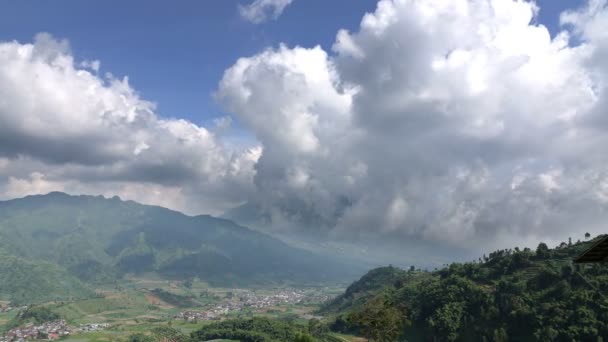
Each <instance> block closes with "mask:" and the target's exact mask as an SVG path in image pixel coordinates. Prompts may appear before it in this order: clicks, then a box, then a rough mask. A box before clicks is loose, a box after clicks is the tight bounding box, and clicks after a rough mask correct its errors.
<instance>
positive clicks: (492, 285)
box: [321, 241, 608, 341]
mask: <svg viewBox="0 0 608 342" xmlns="http://www.w3.org/2000/svg"><path fill="white" fill-rule="evenodd" d="M591 243H592V241H589V242H579V243H575V244H567V243H563V244H561V246H560V247H558V248H555V249H549V248H548V247H547V246H546V245H545V244H543V243H541V244H539V246H538V248H537V249H536V250H535V251H532V250H530V249H527V248H526V249H523V250H520V249H518V248H515V249H507V250H498V251H495V252H493V253H490V255H489V256H487V257H486V256H484V257H483V258H480V260H478V261H476V262H470V263H464V264H461V263H454V264H451V265H450V266H448V267H446V268H443V269H441V270H438V271H435V272H424V271H414V270H410V271H404V270H399V269H396V268H393V267H385V268H380V269H376V270H372V271H370V272H369V273H368V274H366V275H365V276H363V277H362V278H361V280H359V281H357V282H355V283H353V284H352V285H351V286H350V287H349V288H348V289H347V290H346V292H345V293H344V294H343V295H341V296H339V297H338V298H336V299H335V300H334V301H332V302H330V303H328V304H327V305H326V306H325V307H324V308H323V309H322V310H321V311H322V312H323V313H324V314H326V315H333V316H334V317H335V320H334V323H333V325H332V329H334V330H336V331H349V332H356V333H358V334H361V335H364V336H366V337H369V338H374V340H379V341H383V340H386V341H390V340H393V339H395V338H397V337H398V336H401V337H403V338H406V339H407V340H408V341H426V340H436V341H600V340H602V339H603V340H605V339H607V338H608V310H607V309H608V299H607V297H606V295H607V294H608V267H606V265H593V266H591V265H588V266H582V265H574V264H572V259H573V258H574V257H575V256H577V255H579V254H580V253H581V252H583V251H584V250H585V249H587V248H588V247H589V246H590V245H591ZM598 337H600V338H601V339H598Z"/></svg>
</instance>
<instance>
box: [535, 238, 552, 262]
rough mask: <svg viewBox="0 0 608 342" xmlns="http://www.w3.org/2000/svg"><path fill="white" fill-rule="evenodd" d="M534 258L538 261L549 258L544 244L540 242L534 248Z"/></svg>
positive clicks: (547, 248)
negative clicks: (538, 259)
mask: <svg viewBox="0 0 608 342" xmlns="http://www.w3.org/2000/svg"><path fill="white" fill-rule="evenodd" d="M536 256H537V257H538V258H540V259H545V258H547V257H548V256H549V247H548V246H547V244H546V243H544V242H541V243H539V244H538V247H536Z"/></svg>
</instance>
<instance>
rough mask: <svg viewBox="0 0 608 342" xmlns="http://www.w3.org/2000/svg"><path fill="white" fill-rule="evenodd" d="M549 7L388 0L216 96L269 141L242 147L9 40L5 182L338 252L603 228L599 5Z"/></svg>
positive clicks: (276, 51) (111, 82) (264, 61)
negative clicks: (272, 234)
mask: <svg viewBox="0 0 608 342" xmlns="http://www.w3.org/2000/svg"><path fill="white" fill-rule="evenodd" d="M269 3H273V4H274V5H267V4H269ZM256 4H257V5H256ZM264 4H266V5H264ZM277 4H278V5H277ZM281 4H283V5H281ZM288 4H289V1H287V2H267V1H255V2H254V3H252V4H251V5H250V6H249V7H243V8H242V9H241V13H243V11H249V10H250V11H251V13H254V12H255V11H254V10H253V8H262V7H264V6H272V11H271V16H275V15H279V14H280V12H281V11H282V10H283V9H284V8H285V6H287V5H288ZM281 6H282V7H281ZM539 10H542V9H539V8H538V7H537V6H536V5H535V4H534V3H530V2H526V1H512V0H449V1H446V0H426V1H422V0H382V1H380V2H379V3H378V6H377V9H376V11H375V12H373V13H368V14H366V15H365V16H364V17H363V19H362V21H361V24H360V27H359V29H358V30H357V31H356V32H348V31H340V32H338V33H337V36H336V40H335V43H334V45H333V48H332V51H325V50H323V49H322V48H321V47H319V46H317V47H311V48H306V47H288V46H285V45H281V46H278V47H276V48H271V49H267V50H265V51H262V52H260V53H259V54H257V55H254V56H250V57H245V58H241V59H239V60H238V61H237V62H236V63H235V64H234V65H233V66H232V67H231V68H229V69H228V70H226V71H225V74H224V76H223V78H222V80H221V81H220V82H219V86H218V90H217V93H216V95H215V96H216V99H217V101H218V102H219V103H220V104H222V105H223V106H224V108H225V109H226V111H227V112H228V113H230V114H231V115H232V116H233V118H234V119H236V120H238V121H239V122H240V123H242V124H243V125H244V126H245V127H247V128H248V129H249V130H251V132H252V133H254V134H255V136H256V137H257V140H258V142H259V145H256V146H251V147H250V148H248V149H244V150H233V149H231V148H229V147H227V146H226V144H225V143H224V142H223V140H222V138H221V137H220V136H219V135H218V134H216V132H215V130H214V129H207V128H204V127H199V126H196V125H194V124H192V123H190V122H187V121H184V120H180V119H167V118H164V117H160V116H159V115H158V114H156V113H155V107H154V105H153V103H150V102H148V101H145V100H143V99H141V98H140V97H139V96H138V94H137V92H136V91H135V90H134V89H132V88H131V87H130V86H129V84H128V80H127V79H116V78H114V77H112V76H110V75H109V76H104V77H100V76H98V73H97V70H99V62H80V63H78V62H76V61H75V60H74V57H73V56H72V55H71V53H70V52H69V46H68V44H67V43H66V42H63V41H58V40H56V39H53V38H52V37H49V36H48V35H40V36H38V37H37V38H36V40H35V42H34V43H33V44H21V43H17V42H5V43H1V44H0V99H2V100H0V184H1V185H0V188H1V189H2V190H3V191H2V193H3V194H4V197H15V196H21V195H23V194H27V193H37V192H46V191H49V190H66V191H71V192H85V193H96V192H100V193H108V194H110V193H118V194H119V195H122V196H124V197H126V198H132V199H135V200H142V199H145V200H146V201H147V202H153V203H158V204H162V205H166V206H169V207H172V208H177V209H181V210H186V211H187V212H190V213H194V212H208V213H220V212H223V211H225V210H229V209H233V210H232V211H229V213H230V214H231V215H233V216H235V217H239V218H241V219H242V220H243V221H247V222H251V223H253V224H256V225H257V226H259V227H262V228H264V229H268V230H273V231H277V232H282V233H286V232H290V233H291V232H294V231H295V232H298V233H302V234H313V235H316V236H323V237H326V238H329V239H334V240H338V241H344V240H349V241H355V242H356V241H359V242H361V241H375V240H378V241H387V240H388V241H393V242H395V243H397V244H400V243H403V244H405V243H406V242H407V241H422V242H424V243H429V244H434V243H436V244H443V245H447V246H455V247H459V248H469V249H470V248H473V249H480V248H481V249H487V248H492V247H500V246H502V247H507V246H509V247H510V246H512V245H513V244H522V243H523V244H528V245H531V244H532V242H538V241H539V240H546V241H561V240H564V239H565V238H566V237H567V236H572V237H573V238H575V239H576V238H577V237H582V235H583V234H584V233H585V232H586V231H589V232H591V233H600V232H605V227H606V223H605V222H608V155H607V154H606V153H605V152H604V150H605V147H606V146H608V134H607V133H608V117H607V116H606V113H608V83H607V82H608V62H606V61H608V35H606V33H605V32H608V9H607V8H606V1H600V0H592V1H591V2H590V3H589V4H588V5H587V6H585V7H584V8H581V9H577V10H572V11H568V12H564V13H563V14H562V15H561V18H560V21H561V23H562V31H561V32H560V33H558V34H556V35H554V36H553V37H552V36H551V34H550V33H549V31H548V30H547V28H546V27H544V26H542V25H539V24H537V23H536V20H535V18H536V15H537V13H538V11H539ZM247 13H249V12H247ZM256 13H266V12H256ZM277 13H278V14H277ZM244 16H245V17H247V16H246V15H244ZM262 17H263V18H266V16H265V15H264V16H262ZM251 18H258V16H257V14H256V15H253V14H251ZM255 20H258V19H255ZM255 20H254V19H252V21H254V22H255ZM261 20H264V19H261ZM230 122H231V119H222V120H221V122H219V121H218V124H217V126H218V129H219V128H221V127H223V126H225V125H228V124H229V123H230ZM234 208H236V209H234ZM480 246H484V247H483V248H482V247H480Z"/></svg>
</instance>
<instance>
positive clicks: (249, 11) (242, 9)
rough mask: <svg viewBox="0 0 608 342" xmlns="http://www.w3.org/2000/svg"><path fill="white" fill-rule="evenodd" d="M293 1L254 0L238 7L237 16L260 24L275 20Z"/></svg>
mask: <svg viewBox="0 0 608 342" xmlns="http://www.w3.org/2000/svg"><path fill="white" fill-rule="evenodd" d="M292 2H293V0H254V1H253V2H252V3H250V4H249V5H245V6H244V5H239V7H238V8H239V14H240V15H241V17H243V18H244V19H245V20H248V21H250V22H252V23H254V24H261V23H263V22H265V21H267V20H270V19H273V20H276V19H277V18H279V17H280V16H281V14H282V13H283V11H284V10H285V8H286V7H287V6H289V5H290V4H291V3H292Z"/></svg>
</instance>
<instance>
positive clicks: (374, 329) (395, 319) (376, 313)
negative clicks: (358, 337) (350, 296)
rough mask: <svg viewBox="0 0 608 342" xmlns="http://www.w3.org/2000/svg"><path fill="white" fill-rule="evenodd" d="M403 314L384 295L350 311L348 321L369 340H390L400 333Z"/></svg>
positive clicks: (393, 339)
mask: <svg viewBox="0 0 608 342" xmlns="http://www.w3.org/2000/svg"><path fill="white" fill-rule="evenodd" d="M402 319H403V315H401V313H400V312H399V310H397V309H396V308H395V306H393V305H391V303H389V302H388V298H387V296H385V295H380V296H377V297H374V298H372V299H371V300H369V301H367V302H366V303H365V304H364V305H363V307H362V308H361V309H359V310H356V311H354V312H352V313H351V314H350V316H349V321H350V322H351V324H352V325H354V326H357V327H358V328H359V330H360V333H362V334H363V336H365V337H367V338H368V339H369V340H371V341H377V342H391V341H395V340H396V339H397V338H398V337H399V335H401V331H402V327H403V325H404V324H403V323H404V322H403V321H402Z"/></svg>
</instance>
